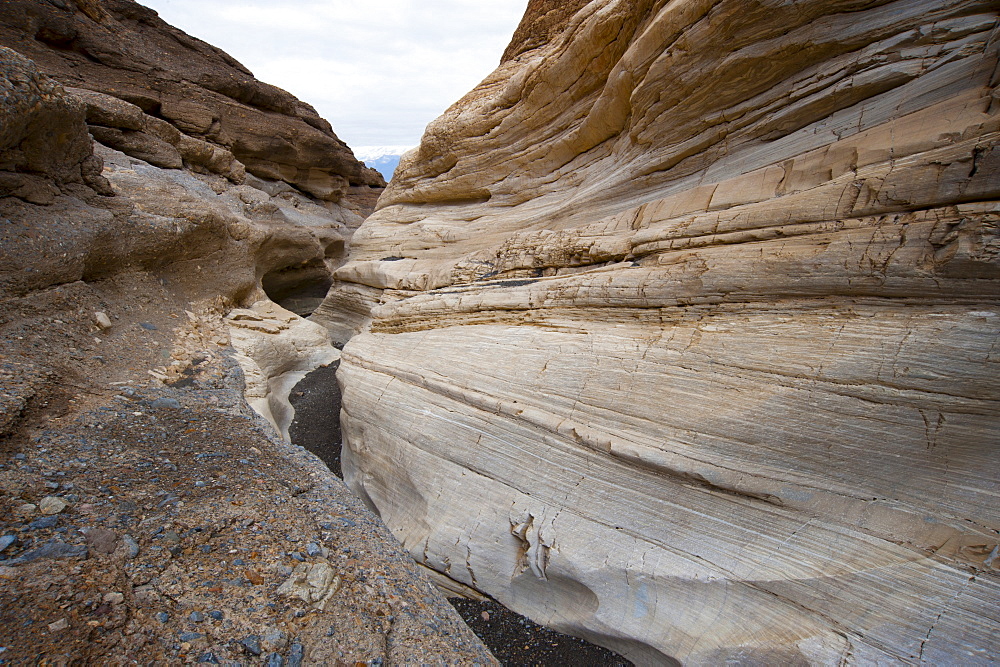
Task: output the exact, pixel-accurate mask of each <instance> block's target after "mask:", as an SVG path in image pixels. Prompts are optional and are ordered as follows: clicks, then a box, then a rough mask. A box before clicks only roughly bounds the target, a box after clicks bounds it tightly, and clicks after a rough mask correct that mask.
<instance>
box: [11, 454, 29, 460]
mask: <svg viewBox="0 0 1000 667" xmlns="http://www.w3.org/2000/svg"><path fill="white" fill-rule="evenodd" d="M14 460H15V461H26V460H28V457H27V456H25V455H24V454H14Z"/></svg>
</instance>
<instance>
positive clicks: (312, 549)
mask: <svg viewBox="0 0 1000 667" xmlns="http://www.w3.org/2000/svg"><path fill="white" fill-rule="evenodd" d="M306 553H307V554H309V555H310V556H313V557H315V556H319V555H321V554H322V553H323V550H322V549H320V547H319V545H318V544H316V543H315V542H310V543H309V544H308V546H306Z"/></svg>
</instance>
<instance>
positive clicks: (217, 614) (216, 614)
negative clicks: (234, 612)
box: [208, 610, 224, 621]
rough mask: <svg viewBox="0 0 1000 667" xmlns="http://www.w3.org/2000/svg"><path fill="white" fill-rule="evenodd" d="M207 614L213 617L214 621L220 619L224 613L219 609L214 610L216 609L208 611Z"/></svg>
mask: <svg viewBox="0 0 1000 667" xmlns="http://www.w3.org/2000/svg"><path fill="white" fill-rule="evenodd" d="M208 615H209V616H210V617H211V618H213V619H215V620H216V621H221V620H222V618H223V616H224V614H223V613H222V612H221V611H218V610H216V611H210V612H208Z"/></svg>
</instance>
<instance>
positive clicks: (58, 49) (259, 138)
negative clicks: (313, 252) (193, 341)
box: [0, 0, 385, 201]
mask: <svg viewBox="0 0 1000 667" xmlns="http://www.w3.org/2000/svg"><path fill="white" fill-rule="evenodd" d="M0 44H2V45H4V46H9V47H11V48H13V49H15V50H16V51H18V52H20V53H21V54H22V55H24V56H27V57H28V58H31V59H32V60H34V61H35V62H36V63H37V64H38V66H39V68H40V69H41V70H42V71H44V72H45V73H47V74H49V75H51V76H52V77H54V78H55V79H56V80H58V81H59V82H60V83H62V84H64V85H67V86H72V87H77V88H84V89H88V90H92V91H96V92H97V93H101V94H104V95H107V96H110V97H114V98H118V99H120V100H123V101H124V102H127V103H130V104H132V105H135V106H136V107H138V108H140V109H141V110H142V111H143V112H145V113H146V114H147V115H150V116H155V117H158V118H159V119H162V120H165V121H168V122H169V123H170V124H171V125H172V126H173V127H175V128H176V129H177V130H179V131H180V132H181V133H183V134H186V135H189V136H192V137H194V138H196V139H200V140H203V141H208V142H210V143H212V144H215V145H216V146H218V147H219V148H221V149H225V150H227V151H229V152H230V153H232V154H233V155H234V156H235V158H236V159H237V160H238V161H239V162H240V163H242V164H244V165H246V167H247V168H248V169H249V170H250V171H251V172H252V173H254V174H256V175H257V176H260V177H262V178H269V179H280V180H284V181H287V182H288V183H291V184H292V185H294V186H295V187H297V188H299V189H300V190H303V191H304V192H307V193H309V194H311V195H313V196H315V197H317V198H319V199H326V200H330V201H337V200H338V199H339V198H340V197H341V196H342V195H343V194H344V193H345V192H346V190H347V187H348V185H349V184H354V185H364V186H372V187H382V186H384V185H385V182H384V181H383V180H382V178H381V176H380V175H378V173H377V172H375V171H373V170H371V169H368V168H366V167H365V166H364V165H363V164H362V163H360V162H358V161H357V160H356V159H354V156H353V154H352V153H351V150H350V149H349V148H348V147H347V146H346V145H345V144H344V143H343V142H342V141H340V140H339V139H338V138H337V136H336V135H335V134H334V132H333V129H332V128H331V127H330V124H329V123H328V122H326V121H325V120H324V119H322V118H320V117H319V115H318V114H317V113H316V111H315V109H313V108H312V107H311V106H309V105H308V104H306V103H304V102H301V101H299V100H297V99H296V98H295V97H293V96H292V95H290V94H289V93H287V92H285V91H283V90H281V89H280V88H276V87H274V86H271V85H268V84H266V83H263V82H260V81H257V80H256V79H254V77H253V75H252V74H251V73H250V72H249V71H247V69H246V68H245V67H243V66H242V65H240V64H239V63H238V62H236V61H235V60H233V59H232V58H231V57H230V56H228V55H227V54H225V53H224V52H222V51H221V50H219V49H217V48H215V47H213V46H211V45H209V44H206V43H204V42H202V41H200V40H198V39H195V38H193V37H191V36H189V35H187V34H185V33H183V32H182V31H180V30H178V29H176V28H174V27H172V26H170V25H167V24H166V23H164V22H163V21H162V20H161V19H160V18H159V17H158V16H157V14H156V12H155V11H153V10H152V9H148V8H146V7H143V6H142V5H139V4H137V3H136V2H133V0H92V1H91V2H87V3H80V2H76V3H74V2H60V3H52V2H47V1H43V0H3V2H2V3H0ZM89 102H91V104H88V120H92V121H93V122H94V124H96V125H103V126H108V127H114V128H119V129H123V130H131V131H140V130H142V129H143V128H141V127H134V126H132V125H135V124H136V123H135V122H134V119H133V120H127V119H126V118H125V117H124V113H125V112H124V110H123V109H115V108H113V107H109V106H108V105H107V104H105V103H104V102H106V100H104V101H102V100H101V98H96V97H95V98H91V99H90V100H89ZM119 112H121V113H119ZM131 115H133V116H134V114H131ZM123 123H125V124H123ZM105 135H106V136H109V135H108V133H105ZM95 136H96V135H95ZM114 139H115V140H116V141H115V143H114V144H109V145H112V147H113V148H117V149H119V150H123V151H125V152H126V153H129V154H133V153H130V152H129V151H128V150H125V148H124V147H123V146H126V144H125V143H123V140H122V139H121V137H114ZM98 140H99V141H101V139H98ZM138 140H139V139H136V138H130V142H131V143H135V142H136V141H138ZM165 141H167V143H170V144H171V145H176V142H175V141H170V140H169V139H165ZM102 143H103V141H102ZM144 150H146V149H144ZM147 154H148V155H158V154H159V153H158V152H154V153H149V152H148V151H147ZM138 157H140V159H144V160H147V161H148V159H147V157H143V156H142V155H138ZM199 164H201V163H199ZM161 166H169V161H167V162H165V163H164V164H162V165H161ZM213 171H214V170H213ZM217 173H221V172H217Z"/></svg>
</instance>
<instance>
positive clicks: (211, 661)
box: [198, 651, 219, 665]
mask: <svg viewBox="0 0 1000 667" xmlns="http://www.w3.org/2000/svg"><path fill="white" fill-rule="evenodd" d="M198 664H200V665H218V664H219V659H218V658H217V657H215V654H214V653H212V652H211V651H206V652H205V653H202V654H201V655H200V656H198Z"/></svg>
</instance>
